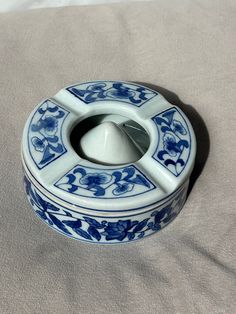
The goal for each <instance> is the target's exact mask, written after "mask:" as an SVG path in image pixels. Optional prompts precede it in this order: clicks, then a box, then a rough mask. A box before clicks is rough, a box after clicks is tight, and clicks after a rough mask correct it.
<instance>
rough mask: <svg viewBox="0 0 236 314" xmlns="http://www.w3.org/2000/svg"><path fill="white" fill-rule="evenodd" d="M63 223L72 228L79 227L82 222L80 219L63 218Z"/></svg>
mask: <svg viewBox="0 0 236 314" xmlns="http://www.w3.org/2000/svg"><path fill="white" fill-rule="evenodd" d="M62 222H63V223H64V224H66V225H67V226H68V227H70V228H72V229H74V228H80V227H81V225H82V223H81V220H80V219H77V220H75V221H72V220H63V221H62Z"/></svg>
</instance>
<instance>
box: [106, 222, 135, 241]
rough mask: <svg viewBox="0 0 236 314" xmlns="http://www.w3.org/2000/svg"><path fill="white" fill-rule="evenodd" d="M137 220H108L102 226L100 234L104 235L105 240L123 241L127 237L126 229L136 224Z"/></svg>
mask: <svg viewBox="0 0 236 314" xmlns="http://www.w3.org/2000/svg"><path fill="white" fill-rule="evenodd" d="M137 223H138V221H133V222H131V220H118V221H117V222H108V223H107V225H106V227H105V228H104V232H103V233H102V235H105V236H106V240H107V241H110V240H119V241H123V240H124V238H126V237H127V235H128V231H129V230H130V229H131V228H133V226H135V225H137Z"/></svg>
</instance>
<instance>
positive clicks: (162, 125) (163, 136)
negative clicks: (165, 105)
mask: <svg viewBox="0 0 236 314" xmlns="http://www.w3.org/2000/svg"><path fill="white" fill-rule="evenodd" d="M152 120H153V122H154V123H155V125H156V127H157V129H158V132H159V141H158V145H157V148H156V150H155V153H154V154H153V156H152V157H153V158H154V159H155V160H157V161H158V162H159V163H160V164H162V165H163V166H164V167H165V168H166V169H168V170H169V171H170V172H171V173H172V174H174V175H175V176H176V177H177V176H179V175H180V174H181V173H182V171H183V170H184V168H185V167H186V164H187V162H188V159H189V155H190V150H191V136H190V132H189V129H188V125H187V122H186V121H185V119H184V117H183V115H182V114H181V112H180V111H179V110H178V109H177V108H174V107H173V108H170V109H167V110H166V111H164V112H162V113H160V114H158V115H156V116H155V117H153V118H152Z"/></svg>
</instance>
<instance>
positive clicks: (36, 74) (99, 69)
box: [0, 0, 236, 314]
mask: <svg viewBox="0 0 236 314" xmlns="http://www.w3.org/2000/svg"><path fill="white" fill-rule="evenodd" d="M235 16H236V3H235V1H223V0H222V1H218V0H217V1H213V0H212V1H210V0H207V1H203V0H202V1H196V2H194V1H190V0H181V1H180V0H179V1H177V0H176V1H166V0H160V1H159V0H158V1H155V2H153V3H143V4H142V3H137V4H134V3H132V4H127V5H124V4H115V5H108V6H106V5H104V6H96V7H91V6H90V7H86V6H85V7H74V8H73V7H71V8H60V9H46V10H36V11H29V12H25V13H9V14H2V15H0V69H1V74H0V102H1V114H0V126H1V133H0V139H1V148H0V150H1V152H0V174H1V189H0V206H1V210H0V215H1V219H0V225H1V228H0V233H1V236H0V250H1V251H0V252H1V254H0V277H1V278H0V279H1V283H0V313H3V314H5V313H23V314H26V313H30V314H31V313H36V314H41V313H79V314H89V313H97V314H100V313H101V314H104V313H112V314H119V313H135V314H149V313H181V314H182V313H188V314H189V313H235V312H236V301H235V292H236V289H235V288H236V281H235V251H236V246H235V240H236V239H235V236H236V233H235V210H236V201H235V195H236V191H235V187H236V185H235V183H236V180H235V178H236V139H235V135H236V126H235V125H236V123H235V119H236V103H235V102H236V84H235V74H236V53H235V51H236V42H235V38H236V18H235ZM93 79H114V80H119V79H121V80H131V81H138V82H143V83H146V84H152V85H154V88H156V89H157V90H160V91H162V93H163V94H164V96H165V97H167V98H168V100H169V101H172V103H175V104H177V105H180V106H181V107H182V108H183V110H184V111H185V112H186V113H187V115H188V116H189V118H190V119H191V121H192V123H193V125H194V128H195V131H196V136H197V139H198V156H197V162H196V168H195V170H194V174H193V176H192V182H191V192H190V194H189V197H188V200H187V203H186V205H185V206H184V208H183V210H182V211H181V213H180V215H179V216H178V217H177V218H176V220H175V221H174V222H173V223H171V224H170V225H169V226H168V227H167V228H165V229H164V230H163V231H161V232H159V233H157V234H156V235H154V236H151V237H149V238H147V239H144V240H142V241H140V242H135V243H133V244H126V245H118V246H99V245H91V244H85V243H80V242H78V241H75V240H71V239H69V238H66V237H64V236H62V235H60V234H58V233H56V232H55V231H53V230H51V229H50V228H48V227H47V226H46V225H45V224H44V223H42V222H41V221H40V220H39V219H38V218H37V217H36V216H35V214H34V213H33V212H32V210H31V209H30V206H29V204H28V202H27V200H26V197H25V195H24V192H23V187H22V172H21V162H20V141H21V134H22V129H23V126H24V123H25V121H26V119H27V117H28V115H29V113H30V112H31V111H32V110H33V108H34V107H35V105H36V104H37V103H38V102H40V101H41V100H42V99H43V98H45V97H48V96H51V95H54V94H55V93H56V92H57V91H58V90H59V89H61V88H62V87H64V86H65V85H69V84H72V83H75V82H77V81H84V80H93Z"/></svg>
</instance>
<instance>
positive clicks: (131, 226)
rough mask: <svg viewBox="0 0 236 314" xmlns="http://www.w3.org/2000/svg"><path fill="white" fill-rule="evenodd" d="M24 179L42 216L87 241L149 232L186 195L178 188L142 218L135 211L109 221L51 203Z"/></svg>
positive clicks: (113, 239)
mask: <svg viewBox="0 0 236 314" xmlns="http://www.w3.org/2000/svg"><path fill="white" fill-rule="evenodd" d="M24 182H25V190H26V193H27V196H28V199H29V201H30V203H31V206H32V208H33V210H34V211H35V212H36V214H37V215H38V216H39V217H40V218H41V219H42V220H44V221H45V222H46V223H47V224H48V225H49V226H51V227H53V228H55V229H56V230H57V231H60V232H61V233H63V234H65V235H67V236H70V237H74V238H76V239H80V240H85V241H89V242H101V243H109V242H111V243H115V242H127V241H132V240H137V239H141V238H143V237H144V236H146V235H149V234H152V233H153V232H156V231H158V230H160V229H162V228H163V227H164V226H165V225H166V224H167V223H169V222H170V221H172V220H173V219H174V218H175V217H176V215H177V214H178V213H179V211H180V209H181V208H182V206H183V203H184V201H185V197H186V189H181V190H180V191H179V192H178V193H177V194H176V196H175V197H174V198H173V199H172V201H170V202H169V204H167V205H166V206H165V207H164V208H162V209H160V210H157V209H154V210H151V211H150V214H149V216H147V218H145V219H140V215H136V216H134V218H135V219H132V218H126V219H121V218H117V221H114V218H112V221H111V219H110V218H109V219H106V220H101V218H99V219H95V218H92V217H89V216H84V215H83V214H80V213H79V212H74V211H71V210H69V209H66V208H64V207H60V206H58V205H54V204H53V203H52V202H51V200H49V199H48V198H47V197H46V196H45V195H43V194H41V192H39V191H37V190H36V188H35V187H34V186H33V185H32V183H31V182H30V181H29V179H28V178H27V177H26V176H25V177H24ZM106 218H108V217H106Z"/></svg>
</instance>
